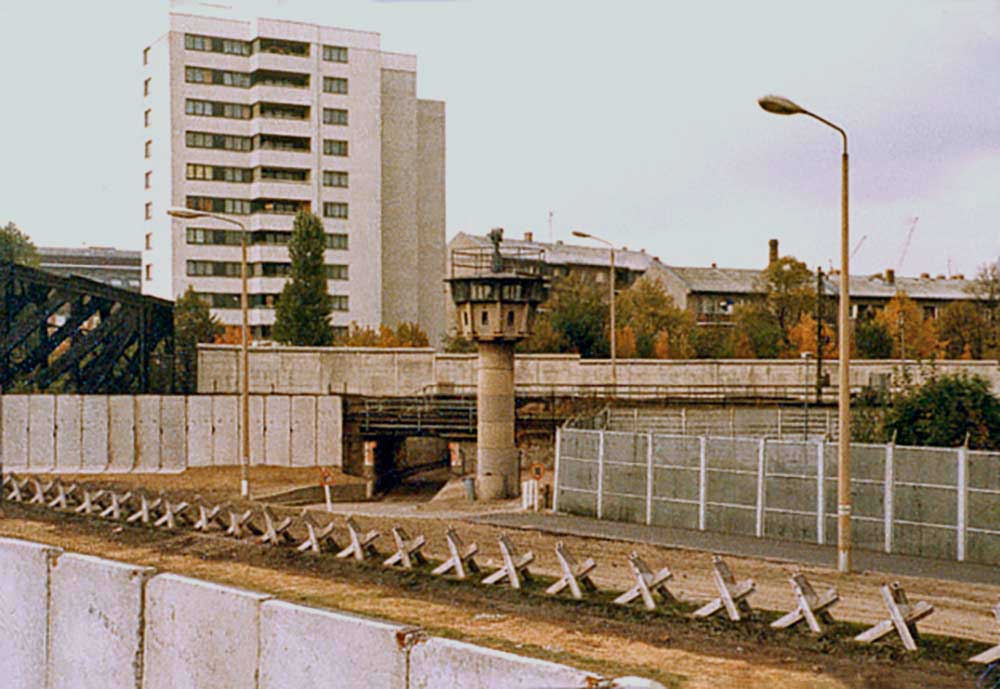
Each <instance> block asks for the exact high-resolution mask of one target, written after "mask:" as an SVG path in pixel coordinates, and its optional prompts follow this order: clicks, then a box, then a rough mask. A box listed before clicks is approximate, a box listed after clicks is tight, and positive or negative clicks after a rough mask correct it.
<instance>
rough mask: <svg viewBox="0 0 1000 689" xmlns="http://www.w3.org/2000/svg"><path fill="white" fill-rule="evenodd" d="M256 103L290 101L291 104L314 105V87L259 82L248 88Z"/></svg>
mask: <svg viewBox="0 0 1000 689" xmlns="http://www.w3.org/2000/svg"><path fill="white" fill-rule="evenodd" d="M247 90H248V91H249V93H250V95H251V97H252V99H253V102H254V103H257V102H269V103H289V104H291V105H312V88H298V87H290V86H267V85H265V84H257V85H255V86H252V87H250V88H249V89H247Z"/></svg>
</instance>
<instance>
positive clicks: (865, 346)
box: [854, 318, 892, 359]
mask: <svg viewBox="0 0 1000 689" xmlns="http://www.w3.org/2000/svg"><path fill="white" fill-rule="evenodd" d="M854 343H855V348H856V350H857V356H859V357H860V358H862V359H889V358H891V357H892V335H891V334H890V333H889V330H888V329H887V328H886V327H885V325H883V324H882V323H881V322H880V321H877V320H875V319H873V318H868V319H865V320H863V321H861V322H860V323H858V327H857V328H855V330H854Z"/></svg>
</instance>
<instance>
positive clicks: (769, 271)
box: [759, 256, 816, 348]
mask: <svg viewBox="0 0 1000 689" xmlns="http://www.w3.org/2000/svg"><path fill="white" fill-rule="evenodd" d="M759 283H760V286H761V287H762V288H763V291H764V293H765V294H766V301H765V303H766V304H767V310H768V311H770V313H771V315H772V316H774V320H775V321H776V322H777V323H778V327H779V328H780V329H781V339H782V342H783V343H784V347H785V348H788V347H789V346H790V344H791V343H790V340H789V334H788V333H789V331H790V330H791V329H792V328H793V327H795V326H796V325H797V324H798V322H799V320H801V318H802V314H803V313H810V312H811V311H812V310H813V306H814V305H815V303H816V277H815V275H814V274H813V273H811V272H809V268H808V267H807V266H806V264H805V263H803V262H802V261H799V260H797V259H796V258H795V257H793V256H782V257H781V258H779V259H778V260H777V261H774V262H773V263H771V265H769V266H768V267H767V268H765V269H764V270H763V271H762V272H761V274H760V278H759Z"/></svg>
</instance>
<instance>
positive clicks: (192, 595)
mask: <svg viewBox="0 0 1000 689" xmlns="http://www.w3.org/2000/svg"><path fill="white" fill-rule="evenodd" d="M270 598H271V597H270V596H267V595H264V594H260V593H254V592H252V591H244V590H241V589H235V588H230V587H227V586H219V585H217V584H211V583H208V582H204V581H199V580H197V579H190V578H188V577H182V576H177V575H174V574H161V575H159V576H156V577H153V578H152V579H151V580H150V581H149V583H148V584H147V585H146V596H145V603H146V627H145V630H146V631H145V638H144V640H143V649H144V651H143V689H209V688H215V687H219V688H221V687H234V688H235V687H239V688H240V689H254V688H256V687H257V662H258V652H259V628H260V610H261V605H262V603H264V601H267V600H269V599H270ZM223 612H224V614H222V613H223Z"/></svg>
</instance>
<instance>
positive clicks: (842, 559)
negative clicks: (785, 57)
mask: <svg viewBox="0 0 1000 689" xmlns="http://www.w3.org/2000/svg"><path fill="white" fill-rule="evenodd" d="M757 103H758V104H759V105H760V107H762V108H763V109H764V110H766V111H767V112H770V113H773V114H775V115H808V116H809V117H811V118H813V119H814V120H818V121H820V122H822V123H823V124H825V125H826V126H828V127H830V128H832V129H836V130H837V132H838V133H839V134H840V136H841V137H842V138H843V140H844V153H843V155H842V156H841V177H840V179H841V191H840V318H839V329H840V333H839V338H838V339H839V347H840V352H839V362H840V363H839V366H838V367H837V368H838V369H839V370H838V373H839V379H840V380H839V386H838V388H839V394H838V399H837V434H838V436H839V438H838V442H837V463H838V471H837V569H839V570H840V571H841V572H849V571H851V447H850V443H851V389H850V377H849V371H850V365H851V356H850V347H851V339H850V336H849V333H850V303H851V296H850V291H849V284H848V282H849V279H850V273H849V271H848V260H849V258H850V251H849V249H850V247H849V245H848V230H847V132H845V131H844V130H843V129H841V128H840V127H838V126H837V125H835V124H834V123H833V122H830V121H829V120H826V119H823V118H822V117H820V116H819V115H817V114H815V113H812V112H809V111H808V110H806V109H805V108H803V107H802V106H800V105H798V104H796V103H794V102H792V101H790V100H788V99H787V98H782V97H781V96H764V97H763V98H761V99H759V100H758V101H757Z"/></svg>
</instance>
